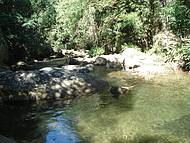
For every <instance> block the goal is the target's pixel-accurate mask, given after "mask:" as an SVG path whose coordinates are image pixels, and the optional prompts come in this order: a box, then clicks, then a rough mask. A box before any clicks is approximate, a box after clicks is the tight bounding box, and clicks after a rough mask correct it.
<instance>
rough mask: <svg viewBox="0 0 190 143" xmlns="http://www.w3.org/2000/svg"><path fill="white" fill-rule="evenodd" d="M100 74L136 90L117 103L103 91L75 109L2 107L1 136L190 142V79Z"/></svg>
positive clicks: (39, 142) (42, 140)
mask: <svg viewBox="0 0 190 143" xmlns="http://www.w3.org/2000/svg"><path fill="white" fill-rule="evenodd" d="M95 73H96V74H99V75H101V76H102V78H104V79H105V80H108V81H109V82H110V83H111V84H114V85H121V86H134V88H132V89H131V90H130V91H129V92H127V93H126V94H125V95H123V96H121V97H119V98H117V99H116V98H113V97H112V96H111V94H110V93H109V92H108V91H104V92H102V93H99V94H93V95H91V96H83V97H81V98H78V99H76V100H75V101H73V102H72V104H70V105H65V104H62V102H61V101H57V102H56V101H54V102H51V103H45V102H40V103H37V104H32V105H27V106H21V105H17V106H16V107H15V106H13V105H8V106H1V108H0V134H1V135H4V136H7V137H10V138H14V139H15V140H16V141H17V142H18V143H189V142H190V86H189V85H190V75H188V74H187V73H183V72H171V73H166V74H162V75H161V74H160V75H151V76H149V77H147V78H143V77H140V76H138V75H135V74H133V73H129V72H123V71H105V70H96V71H95Z"/></svg>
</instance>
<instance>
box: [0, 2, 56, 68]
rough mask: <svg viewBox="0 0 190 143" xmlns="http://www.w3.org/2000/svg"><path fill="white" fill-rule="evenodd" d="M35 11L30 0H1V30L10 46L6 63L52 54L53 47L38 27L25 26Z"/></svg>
mask: <svg viewBox="0 0 190 143" xmlns="http://www.w3.org/2000/svg"><path fill="white" fill-rule="evenodd" d="M33 12H34V11H33V7H32V5H31V2H30V0H16V1H13V0H1V1H0V19H1V21H0V32H1V34H2V36H3V37H4V40H5V41H6V45H7V48H8V60H7V61H6V63H5V64H7V65H12V64H15V63H16V62H17V61H19V60H25V61H31V60H32V59H38V60H42V59H44V58H46V57H48V56H50V55H51V54H52V52H53V50H52V48H51V47H50V45H49V44H48V43H46V42H45V39H44V38H43V37H42V35H40V34H39V33H38V30H37V27H35V25H28V26H24V25H26V24H25V23H26V21H27V20H28V19H29V18H30V16H31V15H32V14H33Z"/></svg>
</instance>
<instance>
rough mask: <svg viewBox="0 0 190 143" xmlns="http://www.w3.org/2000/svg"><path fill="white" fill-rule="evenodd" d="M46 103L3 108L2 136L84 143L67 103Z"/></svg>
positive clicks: (21, 142)
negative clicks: (63, 104) (77, 131)
mask: <svg viewBox="0 0 190 143" xmlns="http://www.w3.org/2000/svg"><path fill="white" fill-rule="evenodd" d="M44 105H45V103H44V104H41V105H37V106H38V108H36V105H35V106H14V105H8V106H7V107H5V106H4V107H0V135H3V136H6V137H10V138H14V139H15V140H16V141H17V142H18V143H53V142H55V143H77V142H81V141H80V138H79V137H78V134H77V133H76V131H75V129H74V127H72V120H70V117H69V116H68V115H66V114H65V113H64V111H63V106H62V105H60V106H59V105H58V106H56V105H55V104H54V105H53V104H51V103H50V104H46V105H45V107H46V108H45V107H44ZM39 106H43V107H39ZM0 142H1V141H0Z"/></svg>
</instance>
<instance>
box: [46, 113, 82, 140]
mask: <svg viewBox="0 0 190 143" xmlns="http://www.w3.org/2000/svg"><path fill="white" fill-rule="evenodd" d="M56 113H57V114H60V115H58V116H55V117H51V118H50V120H48V124H47V125H48V127H47V130H48V131H47V134H46V139H45V143H77V142H79V139H78V137H77V134H76V132H75V129H74V128H72V127H71V123H70V122H69V120H68V119H66V118H64V116H63V115H62V114H61V113H62V112H61V111H60V112H56Z"/></svg>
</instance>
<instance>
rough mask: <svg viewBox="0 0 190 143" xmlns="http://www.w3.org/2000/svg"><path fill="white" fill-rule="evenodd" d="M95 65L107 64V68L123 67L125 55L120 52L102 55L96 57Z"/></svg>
mask: <svg viewBox="0 0 190 143" xmlns="http://www.w3.org/2000/svg"><path fill="white" fill-rule="evenodd" d="M94 64H95V65H98V66H105V67H107V68H122V67H123V57H122V56H121V55H120V54H114V55H101V56H99V57H97V58H96V60H95V63H94Z"/></svg>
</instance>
